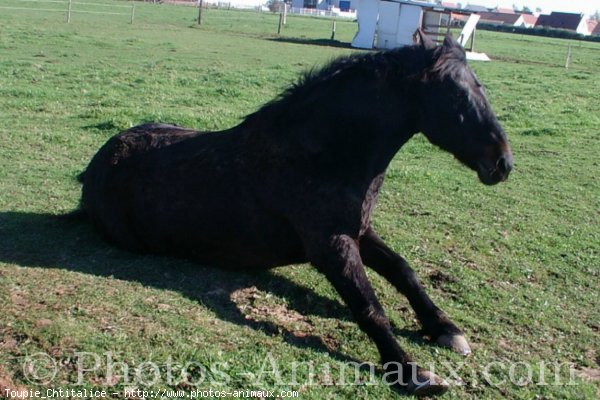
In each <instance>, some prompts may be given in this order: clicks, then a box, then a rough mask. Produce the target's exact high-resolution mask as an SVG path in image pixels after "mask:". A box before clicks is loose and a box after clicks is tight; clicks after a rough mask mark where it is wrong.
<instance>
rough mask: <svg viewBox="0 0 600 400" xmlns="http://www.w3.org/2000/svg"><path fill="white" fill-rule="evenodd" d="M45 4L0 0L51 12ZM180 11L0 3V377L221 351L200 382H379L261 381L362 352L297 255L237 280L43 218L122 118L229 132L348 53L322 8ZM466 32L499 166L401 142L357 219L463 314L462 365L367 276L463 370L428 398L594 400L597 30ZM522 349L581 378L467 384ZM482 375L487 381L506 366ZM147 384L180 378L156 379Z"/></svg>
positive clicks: (66, 374)
mask: <svg viewBox="0 0 600 400" xmlns="http://www.w3.org/2000/svg"><path fill="white" fill-rule="evenodd" d="M98 1H101V0H95V1H94V2H98ZM52 4H53V3H23V2H18V1H16V0H3V1H2V3H0V6H12V7H43V8H46V7H56V8H61V7H62V4H58V5H52ZM108 4H115V3H108ZM118 4H123V3H122V2H120V3H118ZM42 5H43V6H42ZM80 7H84V6H80ZM85 7H88V8H86V9H89V10H92V8H89V7H91V6H85ZM75 10H77V8H75ZM94 10H97V9H94ZM112 11H114V12H124V13H125V14H126V13H127V12H128V9H126V8H124V9H117V8H115V9H113V10H112ZM195 17H196V9H194V8H188V7H173V6H164V5H150V4H141V3H140V4H136V21H135V24H134V25H129V23H128V22H129V17H128V16H127V15H123V16H106V15H97V14H77V13H74V14H73V19H72V22H71V24H68V25H67V24H65V23H64V22H63V20H64V15H63V14H60V13H59V12H56V13H53V12H39V11H30V10H11V9H2V10H1V12H0V55H1V57H0V115H1V120H2V124H1V125H0V288H1V289H2V290H1V291H0V307H1V309H2V315H1V316H0V389H3V387H6V386H7V385H9V384H10V385H12V387H21V388H25V387H27V388H33V387H38V388H41V387H63V388H82V387H92V386H94V387H109V388H110V389H111V391H122V390H123V388H124V387H131V386H139V387H143V385H139V384H138V385H136V384H126V383H125V382H123V380H122V379H121V380H118V381H116V382H106V381H105V379H104V375H103V374H105V372H106V368H105V367H106V365H105V364H106V358H105V356H103V355H102V354H103V353H105V352H111V353H112V357H113V359H114V360H115V362H126V363H128V365H130V366H131V367H132V368H133V367H134V366H139V365H140V363H142V362H144V361H153V362H156V363H157V365H159V366H160V368H161V373H163V375H162V376H163V378H164V376H165V374H164V372H165V371H166V370H167V369H168V367H169V363H170V361H169V360H172V362H173V363H178V364H181V365H183V364H186V363H188V362H192V361H193V362H195V363H199V364H202V365H204V366H208V365H210V364H214V363H215V362H222V363H227V364H226V365H227V366H226V367H222V368H221V370H222V371H225V372H226V373H227V374H228V375H229V377H230V379H229V381H228V382H226V383H225V384H224V385H222V386H219V385H218V384H216V383H215V384H211V383H210V379H211V378H212V379H213V380H216V381H220V380H219V375H218V371H216V372H213V373H208V372H207V373H206V374H204V376H205V378H206V381H205V382H204V383H203V384H202V385H200V387H201V388H206V389H208V388H213V389H219V390H221V389H225V390H235V389H246V388H248V389H250V388H254V389H277V390H280V389H294V390H299V391H300V393H301V398H310V399H313V398H314V399H319V398H349V397H358V398H396V397H398V396H399V395H398V394H397V393H396V392H394V391H393V390H391V389H389V388H388V387H386V386H384V385H375V386H372V385H346V386H340V385H327V384H326V383H327V379H326V377H325V376H324V375H323V374H320V376H319V378H317V379H315V381H316V382H320V383H321V384H315V385H288V384H286V385H278V384H277V382H276V379H275V378H276V377H275V376H274V374H272V373H271V374H269V371H270V370H271V366H270V364H268V363H266V364H265V357H266V355H267V354H268V353H270V354H272V356H273V358H274V359H275V360H276V361H277V364H278V366H279V367H281V373H282V380H283V381H285V382H289V381H290V379H291V377H292V375H293V370H292V367H291V364H292V362H294V361H295V362H308V361H311V360H312V361H313V362H314V363H315V364H316V365H317V366H323V365H330V366H331V369H332V370H331V375H332V377H333V378H334V379H333V380H335V377H339V375H340V373H341V372H340V371H339V363H340V362H343V361H347V360H359V361H370V362H374V363H377V362H378V355H377V350H376V348H375V346H374V345H373V344H372V343H371V342H370V341H369V340H368V338H367V337H366V335H364V334H362V333H361V332H360V331H359V330H358V327H357V326H356V324H355V323H354V322H352V319H351V317H350V314H349V312H348V311H347V310H346V308H345V307H344V306H342V305H341V303H340V301H339V298H338V296H337V295H336V293H335V292H334V290H333V289H332V287H331V286H330V285H329V284H328V283H327V282H326V281H325V280H324V279H323V277H322V276H321V275H319V274H318V273H317V272H316V271H314V270H313V269H311V268H309V267H307V266H303V265H298V266H292V267H288V268H280V269H275V270H273V271H270V272H264V273H260V274H258V275H250V274H243V273H232V272H223V271H219V270H215V269H212V268H209V267H204V266H198V265H194V264H191V263H186V262H182V261H180V260H175V259H171V258H158V257H143V256H138V255H133V254H129V253H124V252H121V251H119V250H116V249H114V248H113V247H111V246H109V245H107V244H106V243H104V242H103V241H102V240H101V239H100V238H99V237H98V236H97V235H96V234H95V233H94V232H93V230H92V229H91V228H90V227H89V226H87V225H85V224H79V223H75V222H65V221H60V220H57V219H55V218H53V215H56V214H60V213H63V212H66V211H69V210H71V209H73V208H75V207H76V206H77V202H78V198H79V186H78V185H77V184H76V182H75V180H74V177H75V175H76V174H77V173H78V172H80V171H81V170H82V169H83V168H85V166H86V164H87V162H88V161H89V159H90V157H91V156H92V155H93V154H94V153H95V151H96V150H97V149H98V147H99V146H100V145H101V144H103V143H104V142H105V141H106V140H107V139H108V138H109V137H110V136H112V135H114V134H115V133H117V132H119V131H120V130H122V129H125V128H127V127H129V126H132V125H135V124H138V123H140V122H142V121H164V122H173V123H177V124H180V125H185V126H190V127H194V128H198V129H222V128H226V127H229V126H231V125H233V124H236V123H237V122H238V121H240V119H241V118H242V117H243V116H244V115H246V114H248V113H250V112H252V111H254V110H255V109H256V108H257V107H259V106H260V105H261V104H263V103H264V102H266V101H268V100H270V99H271V98H273V97H274V96H276V95H277V94H278V93H279V92H280V91H281V90H282V89H283V88H285V87H286V86H288V85H289V84H290V83H292V82H294V81H295V79H296V77H297V76H298V74H299V73H301V72H302V71H304V70H306V69H308V68H311V67H313V66H315V65H322V64H324V63H326V62H327V61H329V60H331V59H332V58H333V57H336V56H338V55H342V54H349V53H350V52H352V51H353V50H350V49H345V48H341V47H336V46H327V45H323V44H326V39H328V38H329V36H330V27H331V21H330V20H325V19H316V18H301V17H293V16H290V17H289V24H288V26H287V27H286V28H285V30H284V32H283V35H282V38H277V35H276V29H277V21H278V17H277V15H272V14H270V13H262V14H259V13H253V12H240V11H221V10H207V11H206V13H205V24H204V25H203V26H200V27H199V26H197V24H196V23H195ZM355 30H356V24H355V23H353V22H347V21H338V29H337V32H338V34H337V38H338V39H339V40H340V41H341V42H346V43H347V42H349V41H350V40H351V38H352V35H353V33H354V31H355ZM298 39H300V40H298ZM301 42H302V43H301ZM569 44H571V46H572V54H573V56H572V65H571V68H570V69H569V70H565V68H564V60H565V56H566V51H567V46H568V45H569ZM477 47H478V50H479V51H484V52H486V53H488V55H489V56H490V57H492V59H494V60H495V61H494V62H491V63H476V64H473V68H474V69H475V70H476V72H477V74H478V76H479V78H480V80H481V81H482V82H483V83H484V84H485V85H486V86H487V90H488V93H489V96H490V100H491V103H492V105H493V107H494V109H495V110H496V112H497V114H498V116H499V119H500V121H501V122H502V124H503V126H504V128H505V130H506V131H507V133H508V135H509V137H510V140H511V143H512V146H513V151H514V156H515V170H514V173H513V174H512V175H511V178H510V180H509V181H508V182H507V183H505V184H502V185H498V186H495V187H485V186H483V185H481V184H480V183H478V182H477V179H476V177H475V174H474V173H473V172H472V171H469V170H467V169H466V168H464V167H462V166H460V165H459V164H458V163H457V162H456V161H454V160H453V159H452V157H451V156H450V155H448V154H446V153H443V152H441V151H439V150H437V149H435V148H433V147H432V146H431V145H430V144H428V143H427V141H426V140H425V139H424V138H422V137H420V136H418V137H416V138H415V139H413V140H412V141H411V142H409V143H408V144H407V145H406V146H405V147H404V148H403V149H402V150H401V151H400V152H399V154H398V155H397V157H396V158H395V160H394V161H393V162H392V164H391V165H390V168H389V170H388V174H387V178H386V183H385V185H384V188H383V193H382V195H381V198H380V203H379V206H378V208H377V210H376V213H375V220H374V225H375V227H376V229H377V230H378V231H379V232H380V233H381V235H382V236H383V237H384V238H385V240H386V241H387V242H388V243H389V244H390V245H391V246H392V247H393V248H394V249H395V250H397V251H398V252H399V253H401V254H403V255H404V256H405V258H407V259H408V260H409V261H410V262H411V264H412V265H413V267H414V268H415V270H416V271H417V273H418V274H419V276H420V277H421V279H422V281H423V283H424V284H425V286H426V287H427V289H428V291H429V293H430V294H431V295H432V297H433V298H434V299H435V301H436V302H437V303H438V305H440V307H442V308H443V309H445V310H446V311H447V313H448V314H449V315H450V316H451V317H452V318H453V319H454V320H455V321H456V322H457V324H459V325H460V326H461V327H463V328H464V330H465V332H466V334H467V336H468V337H469V339H470V341H471V342H472V344H473V348H474V354H473V355H472V356H471V357H469V358H467V359H464V360H463V359H462V358H460V357H459V356H457V355H454V354H452V353H451V352H449V351H446V350H444V349H440V348H437V347H434V346H429V345H427V344H426V343H424V342H423V340H422V339H421V337H420V334H419V333H418V329H419V327H418V324H417V322H416V320H415V317H414V314H413V313H412V311H410V310H409V306H408V303H407V301H406V300H405V299H404V298H403V297H402V296H400V295H398V294H397V293H396V292H395V291H394V290H393V288H392V287H391V286H390V285H389V284H387V283H386V282H384V281H383V280H382V279H381V278H379V277H378V276H376V275H375V274H374V273H371V272H370V271H369V276H370V277H371V279H372V281H373V283H374V286H375V287H376V290H377V292H378V294H379V296H380V299H381V301H382V303H383V304H384V306H385V308H386V310H387V312H388V315H389V317H390V319H391V320H392V322H393V324H394V325H395V327H396V330H397V332H398V340H399V342H400V343H401V345H402V346H403V347H404V348H406V349H407V350H408V351H409V352H410V353H411V354H412V355H413V356H414V357H415V358H416V360H418V361H419V362H420V363H421V364H423V365H429V364H433V365H434V366H435V367H436V368H437V370H438V371H439V372H440V374H442V375H445V376H449V377H450V378H452V375H451V374H450V373H449V371H448V369H447V368H446V367H445V366H444V364H443V363H445V362H451V363H459V362H465V363H466V364H465V366H464V367H462V368H461V370H460V371H458V375H459V376H460V377H461V378H462V379H463V381H464V382H463V383H464V384H463V385H460V386H455V387H454V388H453V389H452V390H451V392H450V393H449V394H448V395H447V398H456V399H463V398H475V399H480V398H502V397H506V398H522V399H532V398H544V399H546V398H547V399H551V398H555V399H564V398H573V399H593V398H597V397H598V395H599V386H598V383H597V382H595V383H594V382H588V381H585V380H584V379H582V378H580V377H579V374H580V373H581V374H583V375H585V371H587V374H588V375H590V374H591V373H590V371H592V372H593V370H596V371H597V370H598V368H599V366H598V357H599V356H600V354H599V353H598V352H599V343H600V335H599V333H598V330H599V328H600V312H599V310H600V304H599V303H600V302H599V299H598V296H599V290H598V288H599V287H600V285H599V284H600V280H599V278H598V273H599V265H600V262H599V257H598V252H599V250H600V231H599V226H600V218H599V213H600V187H599V185H600V183H599V182H600V181H599V180H598V177H597V173H598V170H599V165H598V163H599V161H598V154H599V153H600V142H599V139H600V138H599V136H598V135H599V133H598V127H599V126H600V114H599V113H598V104H600V91H599V90H598V89H599V86H598V82H599V81H600V45H598V44H592V43H579V42H574V41H573V42H570V41H564V40H556V39H547V38H539V37H529V36H516V35H515V36H512V35H506V34H499V33H493V32H478V37H477ZM39 352H41V353H47V354H50V355H51V356H52V357H53V358H54V359H55V360H59V361H60V362H61V365H60V368H58V372H57V375H56V377H55V378H54V380H53V381H52V382H51V383H48V384H42V383H39V382H38V383H36V382H33V383H32V382H31V381H30V380H28V378H27V376H25V375H26V374H25V373H24V372H23V368H22V365H23V362H24V361H25V360H26V357H27V356H28V355H32V354H36V353H39ZM77 352H88V353H97V354H99V355H101V356H102V367H101V368H100V369H99V370H101V371H103V372H102V373H100V375H99V376H97V377H96V376H95V374H93V373H86V374H85V375H84V379H83V382H84V386H77V385H76V382H77V378H78V377H77V364H76V360H77V358H76V357H75V354H76V353H77ZM90 357H91V356H90ZM91 361H92V360H91V359H90V358H89V357H88V359H87V361H86V362H88V363H89V362H91ZM267 361H268V359H267ZM540 361H546V362H547V363H551V362H555V361H556V362H565V363H567V362H568V363H573V364H574V366H575V368H576V369H577V371H583V372H578V373H577V378H576V380H575V385H570V386H569V385H547V386H538V385H535V384H530V385H525V386H517V385H514V384H511V383H510V382H508V383H506V384H503V385H499V386H497V387H496V386H490V385H486V384H485V380H484V379H483V378H484V377H483V372H482V368H483V366H485V365H488V364H489V363H491V362H505V363H508V362H527V363H532V364H537V363H539V362H540ZM455 365H456V364H455ZM87 366H88V367H89V366H90V365H87ZM261 368H262V369H263V370H264V371H265V375H266V377H265V379H263V380H262V382H260V383H258V384H253V383H252V379H250V378H249V377H248V376H247V374H248V373H258V372H259V371H260V370H261ZM190 371H191V372H193V374H192V378H191V379H192V380H197V379H200V378H201V377H202V376H203V374H202V368H201V367H198V366H196V368H195V369H193V368H190ZM25 372H27V371H25ZM490 373H491V375H492V377H493V380H494V381H499V380H502V379H507V380H508V371H507V370H504V371H503V370H501V369H498V368H492V369H491V371H490ZM307 374H308V373H307V372H306V371H305V370H302V371H300V372H299V373H298V378H297V380H298V381H299V382H304V381H307V380H308V375H307ZM537 375H539V372H538V371H537V370H536V369H534V376H537ZM551 375H552V374H551V373H550V372H548V373H547V376H551ZM364 377H366V375H365V374H363V378H364ZM562 377H563V381H564V380H568V374H565V373H563V374H562ZM547 380H548V381H550V379H547ZM146 381H147V379H146ZM110 384H115V386H113V387H110ZM150 387H153V388H159V387H163V388H165V387H169V388H177V387H179V388H183V389H189V388H190V387H189V386H186V385H181V384H180V385H177V384H176V383H174V384H172V385H169V384H168V382H167V381H166V380H165V379H162V380H161V381H160V382H159V383H157V384H156V385H150ZM2 395H3V393H0V397H2Z"/></svg>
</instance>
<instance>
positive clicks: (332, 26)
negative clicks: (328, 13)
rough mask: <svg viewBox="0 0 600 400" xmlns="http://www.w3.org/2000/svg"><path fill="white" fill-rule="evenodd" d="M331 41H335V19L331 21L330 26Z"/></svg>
mask: <svg viewBox="0 0 600 400" xmlns="http://www.w3.org/2000/svg"><path fill="white" fill-rule="evenodd" d="M331 40H335V19H334V20H333V24H331Z"/></svg>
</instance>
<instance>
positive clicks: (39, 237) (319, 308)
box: [0, 212, 423, 363]
mask: <svg viewBox="0 0 600 400" xmlns="http://www.w3.org/2000/svg"><path fill="white" fill-rule="evenodd" d="M0 262H5V263H14V264H18V265H20V266H24V267H40V268H58V269H65V270H69V271H75V272H80V273H85V274H91V275H96V276H100V277H109V276H110V277H113V278H116V279H121V280H126V281H135V282H139V283H142V284H143V285H146V286H151V287H154V288H158V289H166V290H171V291H177V292H179V293H181V294H183V295H184V296H186V297H188V298H190V299H193V300H196V301H198V302H199V303H201V304H202V305H204V306H207V307H209V308H210V310H212V311H213V312H214V313H215V314H216V315H217V316H218V318H220V319H222V320H224V321H228V322H233V323H235V324H238V325H240V326H249V327H251V328H253V329H256V330H259V331H262V332H264V333H266V334H268V335H274V334H279V335H282V336H283V337H284V339H285V341H286V342H287V343H289V344H291V345H294V346H297V347H301V348H312V349H315V350H317V351H319V352H327V353H329V354H330V355H331V356H332V357H333V358H335V359H337V360H339V361H343V362H358V363H360V361H358V360H356V359H354V358H351V357H349V356H347V355H345V354H342V353H340V352H338V351H336V350H332V349H331V348H329V347H328V346H327V345H326V343H325V342H323V340H322V339H321V338H320V337H319V336H315V335H308V336H304V335H303V336H302V337H299V336H297V335H295V334H294V332H291V331H289V330H288V329H287V328H285V327H282V326H280V325H278V324H276V323H273V322H271V321H256V320H252V319H247V318H246V316H245V315H244V314H243V313H242V312H241V311H240V310H239V309H238V308H237V306H236V304H235V303H234V302H233V300H232V299H231V294H232V293H234V292H236V291H237V290H239V289H244V288H249V287H252V286H255V287H256V288H257V289H258V290H261V291H265V292H269V293H272V294H274V295H276V296H278V297H281V298H285V299H286V301H287V304H288V306H289V308H291V309H293V310H296V311H298V312H299V313H300V314H302V315H316V316H321V317H327V318H337V319H344V320H351V319H352V317H351V315H350V311H349V310H348V309H347V308H346V307H345V306H343V305H342V304H341V303H339V302H337V301H334V300H331V299H329V298H327V297H324V296H321V295H319V294H316V293H314V292H313V291H311V290H310V289H308V288H306V287H303V286H301V285H299V284H297V283H295V282H292V281H290V280H288V279H286V278H284V277H281V276H278V275H276V274H273V273H272V272H270V271H269V270H254V271H252V272H243V271H234V270H223V269H217V268H213V267H206V266H202V265H198V264H194V263H191V262H188V261H186V260H181V259H176V258H171V257H161V256H150V255H138V254H133V253H128V252H125V251H121V250H119V249H116V248H114V247H112V246H110V245H108V244H106V243H105V242H104V241H103V240H102V239H101V238H100V237H99V236H98V235H97V234H96V233H95V231H94V230H93V228H92V226H91V224H88V223H87V222H86V221H79V220H73V219H69V218H65V217H60V216H56V215H52V214H36V213H23V212H0ZM395 333H396V334H397V335H401V336H403V337H406V338H408V339H409V340H413V341H415V342H423V340H422V339H421V338H420V335H419V334H418V333H417V332H414V331H409V330H406V329H401V330H399V329H397V328H396V329H395Z"/></svg>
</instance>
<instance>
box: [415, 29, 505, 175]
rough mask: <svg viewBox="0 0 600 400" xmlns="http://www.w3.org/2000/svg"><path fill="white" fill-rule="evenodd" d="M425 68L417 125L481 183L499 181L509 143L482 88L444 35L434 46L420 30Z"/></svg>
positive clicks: (461, 54)
mask: <svg viewBox="0 0 600 400" xmlns="http://www.w3.org/2000/svg"><path fill="white" fill-rule="evenodd" d="M419 39H420V40H419V41H420V46H421V47H422V48H423V49H424V53H425V63H426V68H425V69H424V70H423V72H422V74H421V76H420V77H419V80H420V84H421V85H420V90H419V91H418V93H419V95H418V96H419V99H418V101H419V110H420V118H419V119H420V130H421V131H422V132H423V133H424V134H425V136H426V137H427V138H428V139H429V141H430V142H432V143H433V144H435V145H437V146H439V147H440V148H442V149H444V150H446V151H448V152H450V153H451V154H453V155H454V156H455V157H456V158H457V159H458V160H459V161H461V162H462V163H463V164H465V165H466V166H468V167H469V168H471V169H473V170H475V171H477V174H478V176H479V180H480V181H481V182H483V183H484V184H486V185H494V184H496V183H498V182H501V181H504V180H506V179H507V178H508V175H509V173H510V171H511V169H512V166H513V158H512V153H511V150H510V145H509V143H508V139H507V137H506V134H505V133H504V130H503V129H502V127H501V126H500V124H499V123H498V120H497V118H496V115H495V114H494V111H493V110H492V108H491V106H490V104H489V102H488V99H487V96H486V93H485V90H484V88H483V86H482V85H481V83H480V82H479V80H478V79H477V77H476V75H475V73H474V72H473V70H472V69H471V68H470V67H469V66H468V65H467V61H466V54H465V51H464V49H463V48H462V47H461V46H460V45H459V44H458V43H456V42H455V41H454V40H453V39H452V38H451V37H450V36H447V37H446V39H445V40H444V43H443V45H442V46H436V45H435V44H434V43H433V42H432V41H431V40H429V39H428V38H427V37H426V36H425V35H423V34H422V33H420V34H419Z"/></svg>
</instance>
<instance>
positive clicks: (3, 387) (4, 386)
mask: <svg viewBox="0 0 600 400" xmlns="http://www.w3.org/2000/svg"><path fill="white" fill-rule="evenodd" d="M13 390H14V391H20V392H23V391H26V390H27V388H26V387H24V386H20V385H17V384H15V383H14V382H13V380H12V376H11V375H10V374H9V373H8V372H7V371H5V370H4V368H2V367H1V366H0V393H2V396H5V397H6V393H7V391H9V392H10V391H13ZM25 397H26V396H25ZM25 397H22V396H17V397H14V396H13V397H8V398H9V399H24V398H25Z"/></svg>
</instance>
